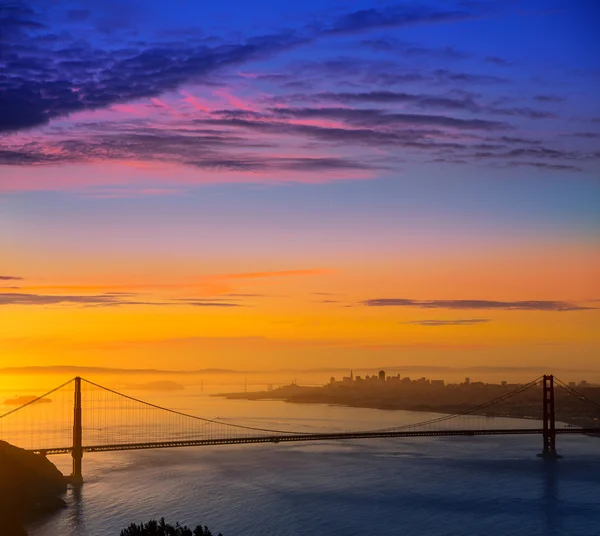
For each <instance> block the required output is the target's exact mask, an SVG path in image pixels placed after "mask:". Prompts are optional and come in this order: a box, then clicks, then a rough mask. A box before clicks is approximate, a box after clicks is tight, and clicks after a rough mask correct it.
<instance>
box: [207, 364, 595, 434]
mask: <svg viewBox="0 0 600 536" xmlns="http://www.w3.org/2000/svg"><path fill="white" fill-rule="evenodd" d="M520 387H522V386H521V385H519V384H508V383H506V382H503V383H502V384H488V383H482V382H473V383H471V382H465V383H459V384H445V383H444V382H443V381H442V380H433V381H430V380H427V379H426V378H421V379H419V380H410V378H402V379H400V378H399V377H393V378H390V377H387V378H385V377H384V378H383V379H380V378H379V377H375V376H373V377H366V378H361V377H360V376H359V377H357V379H354V378H345V379H344V380H343V381H337V382H336V381H335V380H334V379H333V378H332V380H331V382H330V383H329V384H327V385H324V386H322V387H305V386H299V385H295V384H291V385H287V386H283V387H279V388H277V389H273V390H270V391H255V392H244V393H222V394H220V395H215V396H222V397H225V398H228V399H245V400H283V401H285V402H290V403H297V404H329V405H341V406H349V407H357V408H373V409H382V410H407V411H427V412H434V413H445V414H456V413H463V412H470V411H472V412H473V414H476V415H486V416H490V417H526V418H532V419H541V418H542V404H541V393H540V389H539V388H536V387H532V388H531V389H528V390H524V391H523V392H520V393H518V394H517V395H515V396H514V397H510V398H507V399H506V400H504V401H502V402H499V403H496V404H494V405H492V406H489V407H480V406H485V404H486V403H488V402H489V401H491V400H493V399H496V398H498V397H502V396H503V395H507V394H509V393H511V391H516V390H518V389H520ZM578 390H580V392H581V393H582V394H583V395H585V397H586V398H588V399H590V400H592V401H595V402H597V404H598V407H600V387H596V386H578ZM555 397H556V412H557V413H556V418H557V420H560V421H561V422H565V423H568V424H571V425H573V426H582V427H585V428H595V427H599V431H600V410H599V409H597V408H594V407H593V406H591V405H587V404H585V403H584V402H582V400H580V399H578V398H576V397H574V396H572V395H570V394H569V393H567V392H566V391H565V390H563V389H559V388H556V390H555Z"/></svg>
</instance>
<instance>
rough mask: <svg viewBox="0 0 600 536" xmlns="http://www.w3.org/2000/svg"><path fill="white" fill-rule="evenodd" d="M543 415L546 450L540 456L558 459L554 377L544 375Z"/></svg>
mask: <svg viewBox="0 0 600 536" xmlns="http://www.w3.org/2000/svg"><path fill="white" fill-rule="evenodd" d="M542 415H543V417H542V418H543V420H544V428H543V441H544V449H543V450H542V453H541V454H540V456H541V457H542V458H546V459H555V458H558V455H557V453H556V420H555V413H554V376H552V375H551V374H548V375H546V374H544V379H543V381H542Z"/></svg>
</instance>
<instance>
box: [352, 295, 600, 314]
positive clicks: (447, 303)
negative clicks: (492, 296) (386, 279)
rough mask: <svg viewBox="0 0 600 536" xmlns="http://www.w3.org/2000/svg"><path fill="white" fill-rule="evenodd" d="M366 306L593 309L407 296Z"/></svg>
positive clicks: (560, 304) (548, 303) (373, 301)
mask: <svg viewBox="0 0 600 536" xmlns="http://www.w3.org/2000/svg"><path fill="white" fill-rule="evenodd" d="M361 303H362V304H363V305H366V306H368V307H417V308H421V309H507V310H518V311H558V312H562V311H585V310H590V309H595V308H594V307H586V306H583V305H577V304H575V303H570V302H564V301H549V300H528V301H494V300H411V299H407V298H376V299H371V300H365V301H363V302H361Z"/></svg>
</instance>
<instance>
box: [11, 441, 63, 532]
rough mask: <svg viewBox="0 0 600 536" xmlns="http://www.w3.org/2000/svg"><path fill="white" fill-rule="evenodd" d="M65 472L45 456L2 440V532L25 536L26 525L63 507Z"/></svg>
mask: <svg viewBox="0 0 600 536" xmlns="http://www.w3.org/2000/svg"><path fill="white" fill-rule="evenodd" d="M66 489H67V481H66V479H65V477H64V476H63V474H62V473H61V472H60V471H59V470H58V469H57V468H56V467H55V466H54V464H53V463H51V462H50V461H49V460H48V459H46V458H45V457H44V456H40V455H39V454H33V453H31V452H28V451H26V450H24V449H20V448H18V447H15V446H13V445H11V444H9V443H7V442H5V441H0V534H2V536H26V535H27V531H26V530H25V528H24V527H25V525H26V524H27V523H29V522H31V521H33V520H35V519H37V518H39V517H41V516H43V515H46V514H49V513H51V512H54V511H55V510H58V509H60V508H64V507H65V506H66V503H65V502H64V500H63V499H62V498H61V497H60V495H62V494H63V493H64V492H65V491H66Z"/></svg>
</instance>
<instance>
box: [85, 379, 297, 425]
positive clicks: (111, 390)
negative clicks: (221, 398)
mask: <svg viewBox="0 0 600 536" xmlns="http://www.w3.org/2000/svg"><path fill="white" fill-rule="evenodd" d="M82 380H83V381H84V382H86V383H89V384H90V385H93V386H94V387H98V388H99V389H103V390H105V391H108V392H109V393H112V394H114V395H118V396H121V397H123V398H127V399H128V400H132V401H134V402H137V403H139V404H144V405H145V406H150V407H151V408H154V409H160V410H162V411H166V412H168V413H172V414H174V415H179V416H181V417H189V418H190V419H195V420H197V421H204V422H210V423H213V424H220V425H225V426H232V427H234V428H241V429H244V430H254V431H256V432H271V433H277V434H298V435H306V433H305V432H290V431H289V430H272V429H269V428H257V427H254V426H244V425H242V424H232V423H226V422H223V421H217V420H214V419H207V418H205V417H198V416H197V415H190V414H189V413H183V412H181V411H177V410H174V409H169V408H164V407H162V406H158V405H156V404H152V403H151V402H146V401H144V400H140V399H139V398H134V397H133V396H129V395H124V394H123V393H119V392H118V391H114V390H113V389H109V388H108V387H104V386H102V385H98V384H97V383H94V382H92V381H90V380H86V379H85V378H82Z"/></svg>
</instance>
